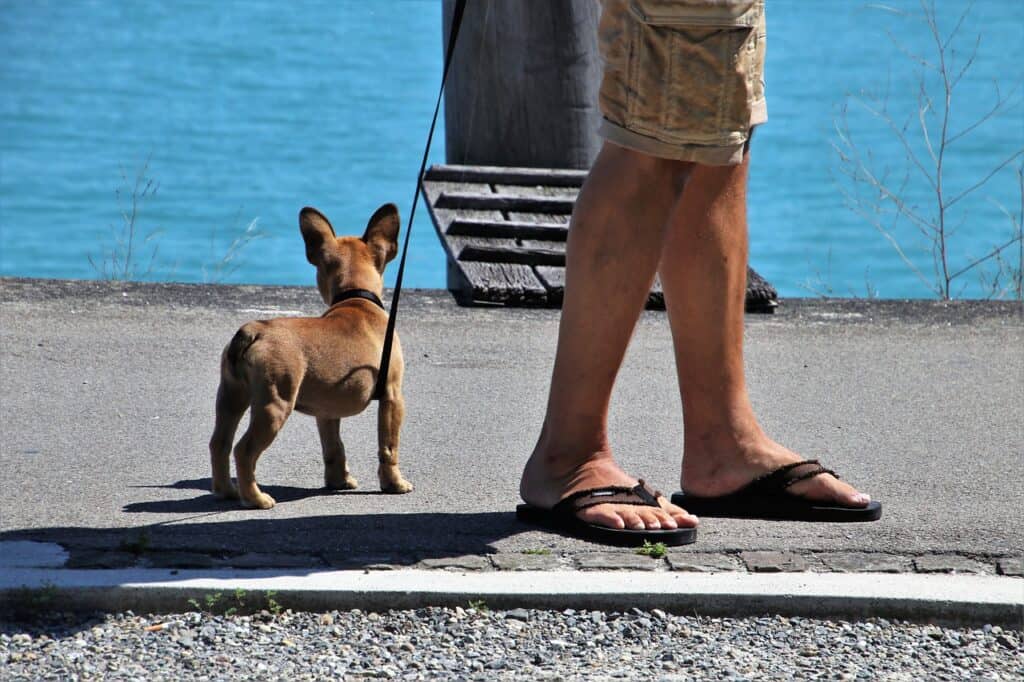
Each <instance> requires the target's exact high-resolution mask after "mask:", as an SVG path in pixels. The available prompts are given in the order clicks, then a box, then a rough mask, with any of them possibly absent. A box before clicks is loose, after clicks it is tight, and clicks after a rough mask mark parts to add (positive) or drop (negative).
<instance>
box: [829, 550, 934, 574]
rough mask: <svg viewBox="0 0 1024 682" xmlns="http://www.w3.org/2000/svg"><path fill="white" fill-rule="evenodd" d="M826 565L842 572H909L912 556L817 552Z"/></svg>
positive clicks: (877, 553) (911, 565) (912, 566)
mask: <svg viewBox="0 0 1024 682" xmlns="http://www.w3.org/2000/svg"><path fill="white" fill-rule="evenodd" d="M815 556H816V557H818V559H820V560H821V562H822V563H824V564H825V567H826V568H828V569H830V570H832V571H839V572H841V573H909V572H911V571H913V570H914V562H913V559H912V558H911V557H908V556H900V555H897V554H883V553H880V552H827V553H821V554H815Z"/></svg>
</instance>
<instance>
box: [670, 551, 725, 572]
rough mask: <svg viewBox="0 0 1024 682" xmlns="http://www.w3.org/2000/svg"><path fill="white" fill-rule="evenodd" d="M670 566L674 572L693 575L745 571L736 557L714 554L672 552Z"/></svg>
mask: <svg viewBox="0 0 1024 682" xmlns="http://www.w3.org/2000/svg"><path fill="white" fill-rule="evenodd" d="M668 565H669V568H671V569H672V570H673V571H689V572H692V573H717V572H719V571H742V570H744V567H743V566H742V565H741V563H740V561H739V560H738V559H737V558H736V557H735V556H732V555H729V554H722V553H712V552H682V551H672V552H669V553H668Z"/></svg>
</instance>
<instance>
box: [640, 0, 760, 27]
mask: <svg viewBox="0 0 1024 682" xmlns="http://www.w3.org/2000/svg"><path fill="white" fill-rule="evenodd" d="M763 10H764V0H629V11H630V13H631V14H632V15H633V16H634V17H636V18H637V19H638V20H639V21H641V22H643V23H645V24H648V25H650V26H691V27H707V28H744V27H745V28H753V27H754V26H757V24H758V21H759V20H760V17H761V13H762V12H763Z"/></svg>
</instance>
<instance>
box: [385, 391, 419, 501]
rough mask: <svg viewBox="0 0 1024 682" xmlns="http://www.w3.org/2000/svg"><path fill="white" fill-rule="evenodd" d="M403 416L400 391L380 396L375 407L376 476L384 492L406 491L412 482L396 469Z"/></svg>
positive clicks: (403, 406) (410, 488)
mask: <svg viewBox="0 0 1024 682" xmlns="http://www.w3.org/2000/svg"><path fill="white" fill-rule="evenodd" d="M404 417H405V400H403V398H402V395H401V394H400V393H395V394H394V395H390V394H389V395H388V396H387V397H385V398H381V400H380V406H379V407H378V408H377V440H378V450H377V457H378V460H379V465H378V467H377V478H378V479H380V489H381V490H383V491H384V492H386V493H407V492H409V491H410V490H412V483H409V481H407V480H405V478H403V477H402V472H401V471H399V470H398V434H399V432H400V431H401V429H402V419H403V418H404Z"/></svg>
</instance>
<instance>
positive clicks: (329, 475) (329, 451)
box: [316, 417, 359, 490]
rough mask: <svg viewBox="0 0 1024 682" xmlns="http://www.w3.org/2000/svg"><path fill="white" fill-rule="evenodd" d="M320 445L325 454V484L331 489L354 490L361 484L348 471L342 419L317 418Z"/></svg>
mask: <svg viewBox="0 0 1024 682" xmlns="http://www.w3.org/2000/svg"><path fill="white" fill-rule="evenodd" d="M316 428H317V431H319V432H320V447H321V449H322V450H323V455H324V486H325V487H327V488H330V489H331V490H354V489H355V488H356V487H357V486H358V485H359V484H358V483H357V482H356V479H355V478H354V477H353V476H352V475H351V474H350V473H349V472H348V464H347V462H346V461H345V444H344V443H342V442H341V435H340V433H339V430H340V428H341V420H340V419H321V418H320V417H317V418H316Z"/></svg>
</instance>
